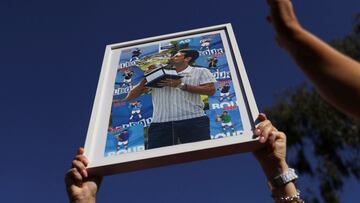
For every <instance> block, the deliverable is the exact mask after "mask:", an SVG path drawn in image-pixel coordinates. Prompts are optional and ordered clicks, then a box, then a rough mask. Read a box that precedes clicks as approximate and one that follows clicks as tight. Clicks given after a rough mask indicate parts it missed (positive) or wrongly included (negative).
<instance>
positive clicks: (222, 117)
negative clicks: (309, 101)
mask: <svg viewBox="0 0 360 203" xmlns="http://www.w3.org/2000/svg"><path fill="white" fill-rule="evenodd" d="M257 116H258V109H257V106H256V103H255V99H254V96H253V93H252V90H251V87H250V83H249V81H248V77H247V75H246V72H245V68H244V65H243V62H242V58H241V55H240V52H239V49H238V46H237V43H236V40H235V36H234V33H233V30H232V27H231V25H230V24H223V25H218V26H212V27H207V28H202V29H196V30H190V31H185V32H180V33H174V34H169V35H162V36H157V37H152V38H146V39H141V40H135V41H130V42H124V43H119V44H111V45H108V46H106V51H105V56H104V61H103V64H102V69H101V74H100V79H99V83H98V87H97V92H96V97H95V102H94V106H93V110H92V114H91V119H90V124H89V129H88V134H87V137H86V143H85V155H86V156H87V157H88V159H89V162H90V163H89V166H88V169H89V172H90V173H93V174H102V175H109V174H114V173H119V172H124V171H131V170H139V169H145V168H151V167H157V166H162V165H167V164H174V163H180V162H187V161H194V160H199V159H206V158H211V157H216V156H222V155H227V154H232V153H238V152H247V151H251V150H254V148H256V147H257V145H258V144H257V142H256V140H257V139H256V138H254V134H253V130H254V128H255V125H256V118H257Z"/></svg>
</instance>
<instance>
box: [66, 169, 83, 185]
mask: <svg viewBox="0 0 360 203" xmlns="http://www.w3.org/2000/svg"><path fill="white" fill-rule="evenodd" d="M65 181H66V183H67V184H68V185H71V184H73V183H75V184H76V185H78V186H81V184H82V182H83V177H82V176H81V174H80V173H79V171H78V170H77V169H76V168H72V169H70V170H69V171H68V172H67V175H66V178H65Z"/></svg>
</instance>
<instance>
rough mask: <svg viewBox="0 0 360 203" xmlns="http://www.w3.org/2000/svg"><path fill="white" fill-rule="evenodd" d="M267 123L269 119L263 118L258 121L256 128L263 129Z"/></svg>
mask: <svg viewBox="0 0 360 203" xmlns="http://www.w3.org/2000/svg"><path fill="white" fill-rule="evenodd" d="M268 124H271V122H270V120H264V121H261V122H260V123H259V125H258V126H257V127H256V128H257V129H260V130H261V131H263V128H264V127H265V126H267V125H268Z"/></svg>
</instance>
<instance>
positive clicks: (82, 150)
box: [77, 147, 84, 155]
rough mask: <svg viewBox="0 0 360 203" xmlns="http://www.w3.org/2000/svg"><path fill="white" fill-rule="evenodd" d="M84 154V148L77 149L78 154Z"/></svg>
mask: <svg viewBox="0 0 360 203" xmlns="http://www.w3.org/2000/svg"><path fill="white" fill-rule="evenodd" d="M82 154H84V148H82V147H80V148H79V149H78V151H77V155H82Z"/></svg>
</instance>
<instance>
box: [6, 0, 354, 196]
mask: <svg viewBox="0 0 360 203" xmlns="http://www.w3.org/2000/svg"><path fill="white" fill-rule="evenodd" d="M294 4H295V6H296V10H297V13H298V17H299V19H300V21H301V22H302V23H303V25H304V27H306V28H307V29H309V30H311V31H312V32H314V33H316V34H317V35H318V36H320V37H321V38H323V39H325V40H330V39H334V38H340V37H342V36H343V35H344V34H345V33H347V32H349V31H350V30H351V20H352V16H353V15H354V14H355V13H357V12H359V11H360V1H359V0H347V1H342V0H328V1H311V0H301V1H300V0H294ZM0 11H1V12H0V26H1V28H0V57H1V59H0V67H1V74H0V78H1V79H0V92H1V100H0V102H1V103H0V104H1V105H0V126H1V128H0V130H1V131H0V136H1V142H0V143H1V144H0V145H1V147H0V154H1V156H0V157H1V158H0V160H1V168H0V171H1V172H0V180H1V185H0V191H1V192H0V194H1V197H0V199H1V202H6V203H12V202H37V203H43V202H44V203H45V202H53V203H61V202H66V201H67V199H66V198H67V197H66V193H65V188H64V183H63V176H64V173H65V172H66V171H67V169H68V168H69V167H70V162H71V160H72V158H73V156H74V154H75V152H76V149H77V148H78V147H79V146H82V145H83V144H84V141H85V135H86V131H87V126H88V122H89V118H90V114H91V109H92V104H93V99H94V96H95V91H96V86H97V81H98V77H99V73H100V68H101V63H102V59H103V55H104V50H105V45H107V44H111V43H117V42H124V41H128V40H133V39H140V38H145V37H151V36H156V35H161V34H167V33H173V32H178V31H184V30H189V29H194V28H200V27H206V26H211V25H216V24H222V23H232V25H233V28H234V31H235V33H236V37H237V41H238V44H239V47H240V51H241V53H242V57H243V60H244V63H245V67H246V69H247V73H248V76H249V79H250V82H251V84H252V87H253V92H254V95H255V98H256V100H257V103H258V107H259V109H260V110H261V109H263V108H264V107H265V106H268V105H271V104H272V102H273V101H274V98H275V97H274V94H275V93H277V92H280V91H282V90H284V89H286V88H289V87H294V86H296V85H297V84H300V83H301V82H303V81H305V78H304V76H303V75H302V73H301V72H300V71H299V70H298V69H297V68H296V66H295V65H294V63H293V62H292V61H291V60H290V59H289V57H288V56H287V55H286V54H285V52H284V51H283V50H281V49H279V48H278V47H277V46H276V43H275V41H274V35H273V31H272V29H271V27H270V26H269V25H268V24H267V23H266V21H265V17H266V15H267V13H268V8H267V5H266V0H256V1H235V0H221V1H213V0H208V1H203V0H192V1H190V0H183V1H171V0H168V1H165V0H159V1H145V0H142V1H141V0H138V1H136V0H132V1H119V0H117V1H115V0H111V1H66V0H63V1H36V0H13V1H6V0H5V1H1V2H0ZM304 179H305V178H304ZM302 184H311V183H310V182H309V181H302ZM359 186H360V184H359V183H354V182H353V181H350V183H349V184H347V185H346V187H345V190H344V194H343V199H344V202H354V199H360V195H359V192H358V191H359V188H360V187H359ZM98 200H99V201H98V202H156V203H157V202H175V203H176V202H179V203H180V202H207V203H210V202H226V203H232V202H250V203H251V202H254V203H257V202H271V199H270V192H269V190H268V188H267V186H266V181H265V177H264V176H263V174H262V172H261V170H260V168H259V167H258V165H257V163H256V161H255V160H254V159H253V158H252V156H251V155H250V154H239V155H233V156H227V157H222V158H216V159H211V160H206V161H198V162H193V163H187V164H179V165H173V166H168V167H162V168H156V169H149V170H144V171H138V172H131V173H125V174H120V175H115V176H110V177H106V178H105V180H104V182H103V184H102V188H101V191H100V192H99V198H98Z"/></svg>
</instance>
